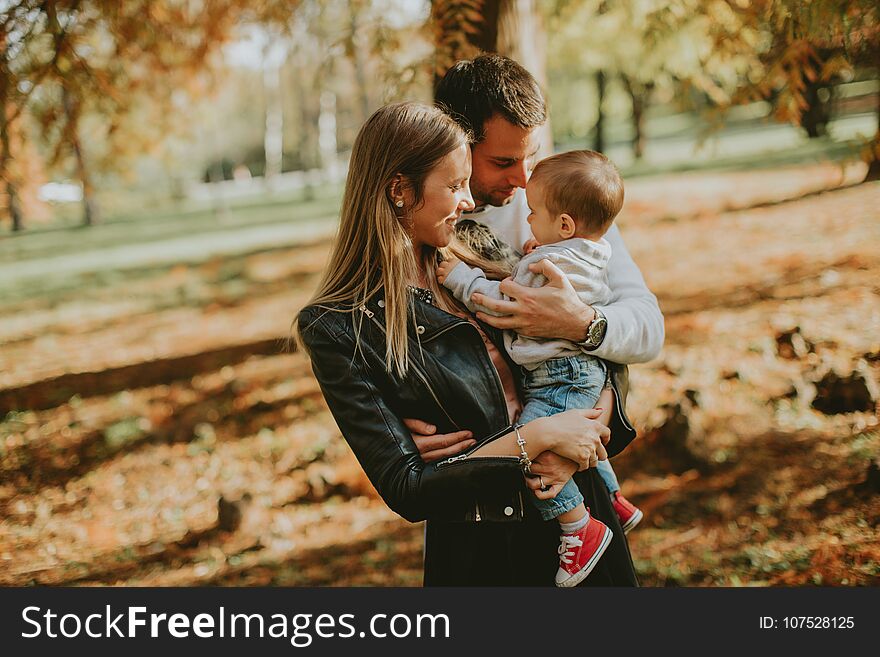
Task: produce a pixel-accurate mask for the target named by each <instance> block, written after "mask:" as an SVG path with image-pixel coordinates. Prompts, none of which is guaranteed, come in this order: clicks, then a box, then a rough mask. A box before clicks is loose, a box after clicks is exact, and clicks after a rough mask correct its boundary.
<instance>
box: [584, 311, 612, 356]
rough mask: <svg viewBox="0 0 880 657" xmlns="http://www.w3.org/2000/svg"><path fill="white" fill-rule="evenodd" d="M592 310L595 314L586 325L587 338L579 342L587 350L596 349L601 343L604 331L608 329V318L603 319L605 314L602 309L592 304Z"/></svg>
mask: <svg viewBox="0 0 880 657" xmlns="http://www.w3.org/2000/svg"><path fill="white" fill-rule="evenodd" d="M593 310H594V311H595V313H596V316H595V317H594V318H593V321H592V322H590V325H589V326H588V327H587V339H586V340H584V341H583V342H581V344H582V345H583V346H584V348H585V349H586V350H587V351H593V349H597V348H598V347H599V345H600V344H602V340H604V339H605V331H607V330H608V320H607V319H605V315H603V314H602V311H601V310H599V309H598V308H596V307H595V306H593Z"/></svg>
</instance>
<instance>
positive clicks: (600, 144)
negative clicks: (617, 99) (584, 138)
mask: <svg viewBox="0 0 880 657" xmlns="http://www.w3.org/2000/svg"><path fill="white" fill-rule="evenodd" d="M596 98H597V100H596V109H597V110H598V111H597V114H596V137H595V140H594V141H593V150H594V151H598V152H599V153H604V152H605V109H604V105H605V71H601V70H600V71H596Z"/></svg>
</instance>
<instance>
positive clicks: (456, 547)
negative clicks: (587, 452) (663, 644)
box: [425, 468, 638, 586]
mask: <svg viewBox="0 0 880 657" xmlns="http://www.w3.org/2000/svg"><path fill="white" fill-rule="evenodd" d="M574 480H575V483H577V485H578V488H580V490H581V493H582V494H583V496H584V503H585V504H586V505H587V506H588V507H589V509H590V515H591V516H593V517H595V518H598V519H599V520H601V521H602V522H604V523H605V524H606V525H608V526H609V527H610V528H611V531H612V533H613V538H612V539H611V543H610V544H609V546H608V549H606V550H605V553H604V554H603V555H602V557H601V559H599V562H598V563H597V564H596V567H595V568H594V569H593V571H592V572H591V573H590V574H589V576H588V577H587V578H586V579H585V580H584V581H583V582H581V583H580V585H579V586H638V578H637V577H636V572H635V568H634V567H633V562H632V556H631V555H630V552H629V544H628V543H627V541H626V536H625V535H624V533H623V529H621V527H620V521H619V520H618V518H617V514H616V513H615V512H614V507H613V506H612V505H611V497H610V495H609V494H608V489H607V488H606V487H605V484H604V482H603V481H602V477H601V476H600V475H599V472H598V470H596V469H595V468H591V469H589V470H585V471H584V472H578V473H576V474H575V476H574ZM524 490H525V492H524V493H523V498H526V497H527V496H528V495H531V494H532V493H531V491H529V490H528V489H525V488H524ZM524 504H525V506H524V508H525V514H524V517H523V519H522V521H515V522H486V521H483V522H442V521H437V520H429V521H428V523H427V525H428V526H427V531H426V536H425V586H555V584H554V578H555V576H556V571H557V569H558V568H559V555H558V554H557V551H556V550H557V548H558V546H559V534H560V530H559V523H558V522H557V521H556V520H550V521H545V520H543V519H542V518H541V516H540V513H539V512H538V510H537V509H535V507H534V506H533V505H532V504H531V503H530V501H529V500H527V499H524Z"/></svg>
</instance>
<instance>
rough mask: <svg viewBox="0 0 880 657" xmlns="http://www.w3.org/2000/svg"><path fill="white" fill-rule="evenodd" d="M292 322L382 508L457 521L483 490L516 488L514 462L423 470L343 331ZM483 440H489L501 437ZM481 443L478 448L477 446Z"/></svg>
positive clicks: (518, 478) (407, 435)
mask: <svg viewBox="0 0 880 657" xmlns="http://www.w3.org/2000/svg"><path fill="white" fill-rule="evenodd" d="M306 315H307V314H306V313H301V314H300V316H299V319H298V321H299V323H300V332H301V335H302V338H303V341H304V342H305V344H306V347H307V349H308V352H309V355H310V357H311V360H312V369H313V371H314V374H315V377H316V378H317V380H318V383H319V384H320V386H321V391H322V392H323V393H324V398H325V399H326V401H327V405H328V406H329V407H330V412H331V413H332V414H333V417H334V419H335V420H336V423H337V425H338V426H339V429H340V431H341V432H342V435H343V437H344V438H345V440H346V441H347V442H348V444H349V446H350V447H351V449H352V451H353V452H354V454H355V456H356V457H357V459H358V461H359V462H360V464H361V466H362V467H363V469H364V472H366V474H367V477H369V479H370V481H371V482H372V484H373V485H374V486H375V487H376V490H377V491H378V492H379V494H380V495H381V496H382V499H383V500H385V503H386V504H388V506H389V507H390V508H391V509H392V510H393V511H395V512H396V513H398V514H399V515H401V516H402V517H404V518H406V519H407V520H409V521H411V522H417V521H420V520H424V519H427V518H434V517H436V518H449V519H457V518H460V517H461V515H462V513H463V512H464V511H465V510H466V509H468V508H473V505H474V501H475V500H477V499H478V498H479V497H480V496H481V494H485V493H487V492H489V491H492V492H495V493H497V492H499V491H502V490H503V491H509V492H511V493H512V492H515V491H517V490H520V489H521V488H522V487H523V480H522V474H521V471H520V469H519V465H518V462H517V459H516V458H504V457H499V458H480V459H472V460H468V459H464V460H461V461H457V462H454V463H450V464H447V465H445V466H438V464H437V463H430V464H426V463H425V462H424V461H423V460H422V458H421V455H420V454H419V451H418V449H417V448H416V445H415V443H414V442H413V440H412V436H411V435H410V433H409V430H408V429H407V428H406V427H405V426H404V424H403V422H402V420H401V418H400V417H398V416H397V415H396V414H395V413H394V412H393V411H392V410H391V408H390V407H389V404H388V403H387V400H386V399H384V398H383V396H382V393H381V391H380V390H379V388H378V387H377V385H376V383H375V381H373V380H372V379H371V377H370V376H369V374H368V372H367V371H366V370H367V368H366V365H365V364H364V362H363V359H362V357H361V356H360V355H359V354H358V355H355V349H354V343H353V340H352V338H351V336H350V335H349V334H348V333H347V332H344V331H343V332H340V333H339V334H335V333H336V332H333V331H331V330H330V327H329V326H328V325H327V323H325V322H322V321H320V320H318V321H311V322H309V321H307V320H306V319H304V317H306ZM508 430H509V428H506V429H504V430H503V431H501V432H498V433H497V434H495V435H493V436H490V437H484V440H491V439H492V438H495V437H500V436H501V435H503V434H504V433H506V432H507V431H508ZM478 442H481V441H478Z"/></svg>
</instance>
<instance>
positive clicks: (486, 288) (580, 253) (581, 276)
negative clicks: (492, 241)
mask: <svg viewBox="0 0 880 657" xmlns="http://www.w3.org/2000/svg"><path fill="white" fill-rule="evenodd" d="M610 258H611V245H610V244H608V242H607V241H606V240H605V239H600V240H599V241H597V242H593V241H590V240H586V239H582V238H579V237H574V238H572V239H568V240H563V241H561V242H556V243H555V244H546V245H544V246H539V247H538V248H536V249H535V250H534V251H532V252H531V253H530V254H528V255H526V256H523V258H522V259H521V260H520V261H519V263H517V265H516V268H515V269H514V270H513V273H512V274H511V278H513V280H514V282H516V283H519V284H520V285H523V286H525V287H541V286H543V285H544V284H545V283H546V282H547V278H546V277H545V276H544V275H543V274H533V273H532V272H531V271H529V265H530V264H532V263H535V262H540V261H541V260H549V261H550V262H552V263H553V264H554V265H556V266H557V267H559V269H561V270H562V273H564V274H565V275H566V277H568V280H569V281H570V282H571V285H572V287H574V289H575V291H576V292H577V293H578V297H579V298H580V300H581V301H583V302H584V303H587V304H591V303H597V304H598V303H608V302H609V301H611V290H610V289H609V287H608V280H607V279H608V276H607V272H606V266H607V265H608V261H609V259H610ZM443 285H445V286H446V287H447V288H449V290H450V291H451V292H452V294H453V295H455V298H456V299H458V300H459V301H461V302H462V303H464V304H465V305H466V306H467V307H468V310H470V311H471V312H476V311H478V310H482V311H483V312H485V313H489V314H491V315H497V313H493V312H492V311H491V310H489V309H488V308H486V307H485V306H481V305H479V304H476V303H474V302H473V301H471V295H472V294H474V293H475V292H479V293H480V294H483V295H485V296H487V297H489V298H490V299H499V300H504V299H506V298H507V297H506V296H505V295H504V294H503V293H502V292H501V289H500V288H501V281H490V280H489V279H487V278H486V275H485V274H484V273H483V270H482V269H478V268H476V267H468V266H467V265H466V264H464V263H463V262H460V263H459V264H458V265H456V266H455V267H454V268H453V269H452V271H451V272H449V275H448V276H447V277H446V280H445V281H443ZM504 347H505V349H507V353H508V354H510V357H511V358H512V359H513V362H515V363H518V364H519V365H522V366H523V367H525V368H526V369H529V370H533V369H535V368H536V367H538V365H540V364H541V363H543V362H544V361H546V360H550V359H553V358H564V357H569V356H579V355H581V354H583V353H585V349H584V348H583V346H581V345H578V344H576V343H574V342H570V341H568V340H561V339H558V338H549V339H544V338H530V337H527V336H525V335H518V334H517V333H514V332H513V331H505V332H504ZM590 355H593V353H592V352H590Z"/></svg>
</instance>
